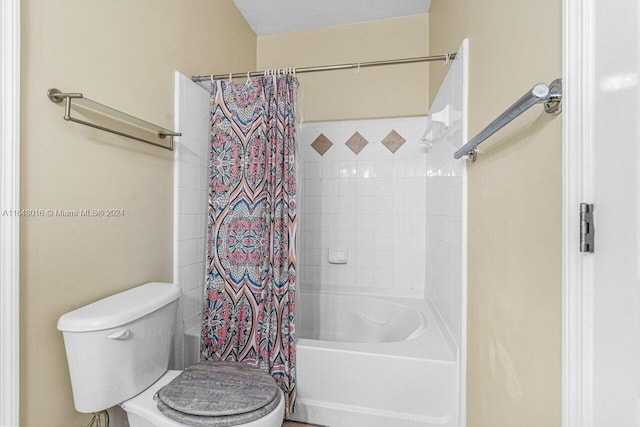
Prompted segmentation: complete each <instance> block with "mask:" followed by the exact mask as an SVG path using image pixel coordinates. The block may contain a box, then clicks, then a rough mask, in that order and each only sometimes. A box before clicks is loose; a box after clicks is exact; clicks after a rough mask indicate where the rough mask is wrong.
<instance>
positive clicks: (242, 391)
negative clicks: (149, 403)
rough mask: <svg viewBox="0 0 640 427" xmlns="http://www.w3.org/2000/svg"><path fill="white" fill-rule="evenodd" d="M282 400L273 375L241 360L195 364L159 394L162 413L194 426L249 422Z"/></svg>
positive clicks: (266, 412)
mask: <svg viewBox="0 0 640 427" xmlns="http://www.w3.org/2000/svg"><path fill="white" fill-rule="evenodd" d="M280 399H281V397H280V389H279V387H278V385H277V384H276V382H275V381H274V379H273V378H272V377H271V376H270V375H269V374H267V373H265V372H262V371H261V370H259V369H257V368H253V367H251V366H248V365H245V364H243V363H238V362H203V363H199V364H197V365H193V366H191V367H189V368H187V369H186V370H185V371H183V372H182V373H180V375H178V376H177V377H176V378H175V379H174V380H173V381H171V382H170V383H169V384H167V385H166V386H164V387H163V388H161V389H160V390H159V391H158V393H157V394H156V400H157V404H158V409H159V410H160V412H162V413H163V414H164V415H165V416H166V417H168V418H170V419H172V420H174V421H178V422H180V423H183V424H187V425H190V426H194V427H197V426H219V427H226V426H235V425H240V424H245V423H248V422H250V421H254V420H256V419H258V418H261V417H263V416H265V415H267V414H268V413H269V412H271V411H273V410H274V409H275V407H276V406H278V403H280Z"/></svg>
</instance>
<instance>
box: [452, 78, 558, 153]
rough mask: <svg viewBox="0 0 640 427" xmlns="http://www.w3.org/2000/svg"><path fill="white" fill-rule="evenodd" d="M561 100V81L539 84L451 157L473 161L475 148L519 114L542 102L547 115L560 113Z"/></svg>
mask: <svg viewBox="0 0 640 427" xmlns="http://www.w3.org/2000/svg"><path fill="white" fill-rule="evenodd" d="M561 100H562V79H556V80H554V81H553V82H551V84H550V85H549V86H547V85H546V84H544V83H539V84H537V85H535V86H534V87H533V88H531V90H530V91H528V92H527V93H525V94H524V95H523V96H522V97H521V98H520V99H518V100H517V101H516V102H515V104H513V105H512V106H511V107H509V108H508V109H507V110H506V111H505V112H504V113H502V114H500V115H499V116H498V118H497V119H495V120H494V121H492V122H491V123H490V124H489V126H487V127H486V128H484V129H483V130H482V131H481V132H480V133H479V134H477V135H476V136H474V137H473V139H471V140H470V141H469V142H467V143H466V144H465V145H463V146H462V147H461V148H460V149H459V150H458V151H456V152H455V154H454V155H453V157H454V158H456V159H459V158H461V157H463V156H469V157H468V158H469V160H471V161H472V162H473V161H475V159H476V156H477V153H478V151H477V148H476V147H477V146H478V145H480V144H481V143H482V142H483V141H484V140H486V139H487V138H489V137H490V136H491V135H493V134H494V133H496V132H497V131H499V130H500V129H502V128H503V127H505V126H506V125H507V124H509V123H510V122H511V121H512V120H513V119H515V118H516V117H518V116H519V115H520V114H522V113H524V112H525V111H527V110H528V109H529V108H531V107H533V106H534V105H535V104H540V103H543V102H544V111H545V112H546V113H548V114H558V113H560V111H561V109H560V102H561Z"/></svg>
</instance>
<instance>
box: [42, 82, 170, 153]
mask: <svg viewBox="0 0 640 427" xmlns="http://www.w3.org/2000/svg"><path fill="white" fill-rule="evenodd" d="M47 96H48V97H49V99H50V100H51V102H55V103H56V104H59V103H61V102H62V101H63V100H66V101H67V103H66V105H65V108H64V119H65V120H68V121H71V122H76V123H80V124H83V125H86V126H90V127H92V128H96V129H100V130H103V131H106V132H110V133H114V134H116V135H120V136H124V137H126V138H131V139H135V140H136V141H140V142H144V143H147V144H151V145H155V146H156V147H160V148H164V149H165V150H169V151H173V147H174V142H173V137H174V136H181V135H182V134H181V133H180V132H174V131H172V130H169V129H165V128H163V127H160V126H157V125H154V124H153V123H149V122H147V121H144V120H141V119H139V118H137V117H134V116H131V115H129V114H126V113H123V112H122V111H119V110H116V109H114V108H111V107H107V106H106V105H103V104H100V103H98V102H95V101H92V100H91V99H89V98H85V97H84V96H83V95H82V94H81V93H62V92H60V91H59V90H58V89H49V90H48V91H47ZM72 100H73V101H74V103H75V105H77V106H79V107H81V108H83V109H86V110H90V111H93V112H96V113H99V114H101V115H104V116H108V117H109V118H111V119H116V120H118V121H121V122H124V123H126V124H128V125H133V126H136V127H138V128H140V129H142V130H145V131H148V132H152V133H155V134H156V135H157V136H158V138H160V139H164V138H166V137H167V136H168V137H169V144H168V145H162V144H160V143H158V142H156V141H152V140H149V139H145V138H142V137H139V136H136V135H131V134H130V133H125V132H121V131H119V130H115V129H111V128H108V127H104V126H101V125H98V124H96V123H91V122H88V121H85V120H81V119H78V118H76V117H72V116H71V106H72Z"/></svg>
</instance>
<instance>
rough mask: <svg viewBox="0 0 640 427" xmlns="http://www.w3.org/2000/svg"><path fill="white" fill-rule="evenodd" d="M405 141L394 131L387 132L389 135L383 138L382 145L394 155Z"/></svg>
mask: <svg viewBox="0 0 640 427" xmlns="http://www.w3.org/2000/svg"><path fill="white" fill-rule="evenodd" d="M405 141H406V139H404V138H403V137H402V136H400V134H399V133H398V132H396V131H395V129H394V130H392V131H391V132H389V135H387V136H385V137H384V139H383V140H382V143H383V144H384V146H385V147H387V148H388V149H389V151H391V152H392V153H395V152H396V151H398V148H400V147H401V146H402V144H404V143H405Z"/></svg>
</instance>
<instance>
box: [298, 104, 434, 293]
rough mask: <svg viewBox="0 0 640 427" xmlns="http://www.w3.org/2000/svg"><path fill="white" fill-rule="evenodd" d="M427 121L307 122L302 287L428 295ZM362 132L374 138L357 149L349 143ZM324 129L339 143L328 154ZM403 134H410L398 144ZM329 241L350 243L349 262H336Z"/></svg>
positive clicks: (336, 245)
mask: <svg viewBox="0 0 640 427" xmlns="http://www.w3.org/2000/svg"><path fill="white" fill-rule="evenodd" d="M425 128H426V118H425V117H410V118H394V119H376V120H352V121H337V122H317V123H305V124H303V125H302V127H301V129H300V131H299V143H300V145H299V146H300V152H299V159H300V160H299V180H300V184H301V185H300V194H299V197H300V200H301V203H300V204H299V206H300V210H299V212H300V215H299V218H300V224H299V230H300V233H299V242H298V245H299V246H298V248H299V264H300V272H301V277H300V286H301V287H302V289H305V290H322V291H336V292H356V293H360V294H363V293H365V294H370V295H395V296H405V297H419V298H422V297H423V295H424V290H425V268H424V259H425V249H426V242H425V226H426V212H427V204H426V188H427V187H426V186H427V184H426V176H427V161H426V147H425V145H423V144H421V143H419V140H420V137H421V136H422V134H423V132H424V131H425ZM393 131H395V132H396V133H397V135H396V134H394V133H393ZM356 132H358V133H359V134H360V135H361V136H362V137H363V138H364V139H365V140H366V141H367V142H368V143H367V144H366V145H364V147H361V145H362V143H360V144H358V145H359V147H358V148H361V150H360V151H359V152H358V154H356V153H355V152H354V151H353V150H352V148H349V146H347V145H346V144H345V143H346V142H347V141H349V139H350V138H352V136H353V135H354V134H355V133H356ZM321 134H322V135H324V137H326V138H327V139H328V140H329V141H330V142H331V143H332V145H331V146H330V147H329V149H328V150H327V151H326V152H325V153H324V154H323V155H320V154H319V153H318V152H317V151H316V150H315V149H314V148H313V147H311V144H312V143H313V142H314V141H315V140H316V139H317V138H318V137H319V136H320V135H321ZM390 134H391V135H390ZM398 135H399V136H400V137H402V139H404V140H405V142H404V143H403V144H401V145H400V146H399V147H398V145H399V143H400V142H401V140H400V139H399V138H398ZM387 137H389V138H387ZM385 138H387V139H386V140H385ZM321 139H322V138H321ZM356 139H358V140H360V138H358V137H356ZM383 140H385V142H390V144H389V146H390V147H391V148H392V149H396V152H395V153H393V152H392V151H391V150H390V148H388V146H387V145H384V144H383V143H382V141H383ZM324 145H325V146H326V143H325V144H324ZM358 148H356V151H357V149H358ZM330 249H337V250H344V249H346V251H347V254H348V260H347V263H346V264H332V263H329V262H328V255H329V250H330Z"/></svg>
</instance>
